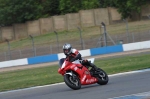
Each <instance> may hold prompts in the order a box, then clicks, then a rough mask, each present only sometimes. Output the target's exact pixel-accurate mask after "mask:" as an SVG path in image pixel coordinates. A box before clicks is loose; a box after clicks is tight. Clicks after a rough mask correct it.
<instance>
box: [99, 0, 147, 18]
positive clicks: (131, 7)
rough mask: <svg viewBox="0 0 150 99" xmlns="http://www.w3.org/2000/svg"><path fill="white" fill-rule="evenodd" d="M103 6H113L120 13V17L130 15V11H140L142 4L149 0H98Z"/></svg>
mask: <svg viewBox="0 0 150 99" xmlns="http://www.w3.org/2000/svg"><path fill="white" fill-rule="evenodd" d="M100 1H101V2H102V3H103V4H104V5H103V6H104V7H115V8H117V9H118V12H119V13H121V15H122V18H128V17H131V12H132V11H136V12H138V13H140V12H141V7H142V6H143V5H146V4H149V2H150V1H149V0H100Z"/></svg>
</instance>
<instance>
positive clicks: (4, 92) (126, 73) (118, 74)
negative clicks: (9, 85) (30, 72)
mask: <svg viewBox="0 0 150 99" xmlns="http://www.w3.org/2000/svg"><path fill="white" fill-rule="evenodd" d="M146 71H150V68H149V69H144V70H137V71H131V72H124V73H118V74H112V75H108V76H109V77H113V76H120V75H126V74H133V73H139V72H146ZM61 84H64V82H62V83H56V84H50V85H44V86H36V87H30V88H24V89H17V90H10V91H5V92H0V94H4V93H10V92H17V91H24V90H30V89H36V88H44V87H49V86H55V85H61Z"/></svg>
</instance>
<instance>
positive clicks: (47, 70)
mask: <svg viewBox="0 0 150 99" xmlns="http://www.w3.org/2000/svg"><path fill="white" fill-rule="evenodd" d="M149 59H150V55H140V56H125V57H122V58H112V59H105V60H96V61H95V64H96V65H97V66H98V67H100V68H102V69H103V70H105V71H106V72H107V73H108V74H115V73H120V72H127V71H133V70H140V69H146V68H150V61H149ZM57 70H58V66H48V67H41V68H34V69H26V70H19V71H18V70H17V71H11V72H2V73H0V91H8V90H14V89H20V88H27V87H33V86H39V85H47V84H53V83H58V82H63V77H62V76H61V75H60V74H58V72H57Z"/></svg>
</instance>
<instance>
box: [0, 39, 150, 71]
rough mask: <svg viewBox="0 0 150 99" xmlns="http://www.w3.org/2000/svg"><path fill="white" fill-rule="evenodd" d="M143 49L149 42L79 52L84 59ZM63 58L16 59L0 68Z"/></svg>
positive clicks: (62, 55) (49, 56)
mask: <svg viewBox="0 0 150 99" xmlns="http://www.w3.org/2000/svg"><path fill="white" fill-rule="evenodd" d="M145 48H150V41H143V42H136V43H129V44H123V45H115V46H107V47H99V48H92V49H86V50H81V51H79V52H80V53H81V54H82V57H86V56H94V55H101V54H109V53H116V52H123V51H131V50H138V49H145ZM64 57H65V55H64V54H63V53H58V54H52V55H44V56H37V57H30V58H24V59H18V60H10V61H4V62H0V68H4V67H11V66H19V65H28V64H38V63H45V62H53V61H58V60H59V59H61V58H64Z"/></svg>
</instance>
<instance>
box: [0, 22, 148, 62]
mask: <svg viewBox="0 0 150 99" xmlns="http://www.w3.org/2000/svg"><path fill="white" fill-rule="evenodd" d="M149 26H150V21H149V20H147V21H140V22H138V23H136V22H135V23H130V24H129V27H128V23H122V24H118V25H112V26H106V31H107V33H108V34H109V36H110V37H111V39H112V40H113V41H114V42H115V44H121V43H122V44H125V43H132V42H140V41H146V40H150V29H149ZM103 33H104V30H103V27H92V28H86V29H84V28H82V29H81V28H80V27H77V28H76V31H72V32H62V33H60V32H59V33H57V32H56V31H55V32H54V33H53V34H45V35H44V36H43V38H41V37H37V36H35V37H32V35H31V36H30V37H28V39H22V40H19V41H18V42H17V43H13V42H9V41H7V42H6V43H5V44H3V45H1V46H0V51H1V53H0V61H7V60H14V59H21V58H27V57H34V56H41V55H47V54H55V53H61V52H62V45H63V44H64V43H66V42H68V43H70V44H72V45H73V47H74V48H77V49H78V50H83V49H90V48H95V47H103V46H106V45H105V40H104V37H103V36H102V34H103ZM100 38H101V39H100ZM111 39H110V38H109V37H107V45H108V46H109V45H114V43H113V42H112V40H111ZM45 41H47V42H45Z"/></svg>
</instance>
